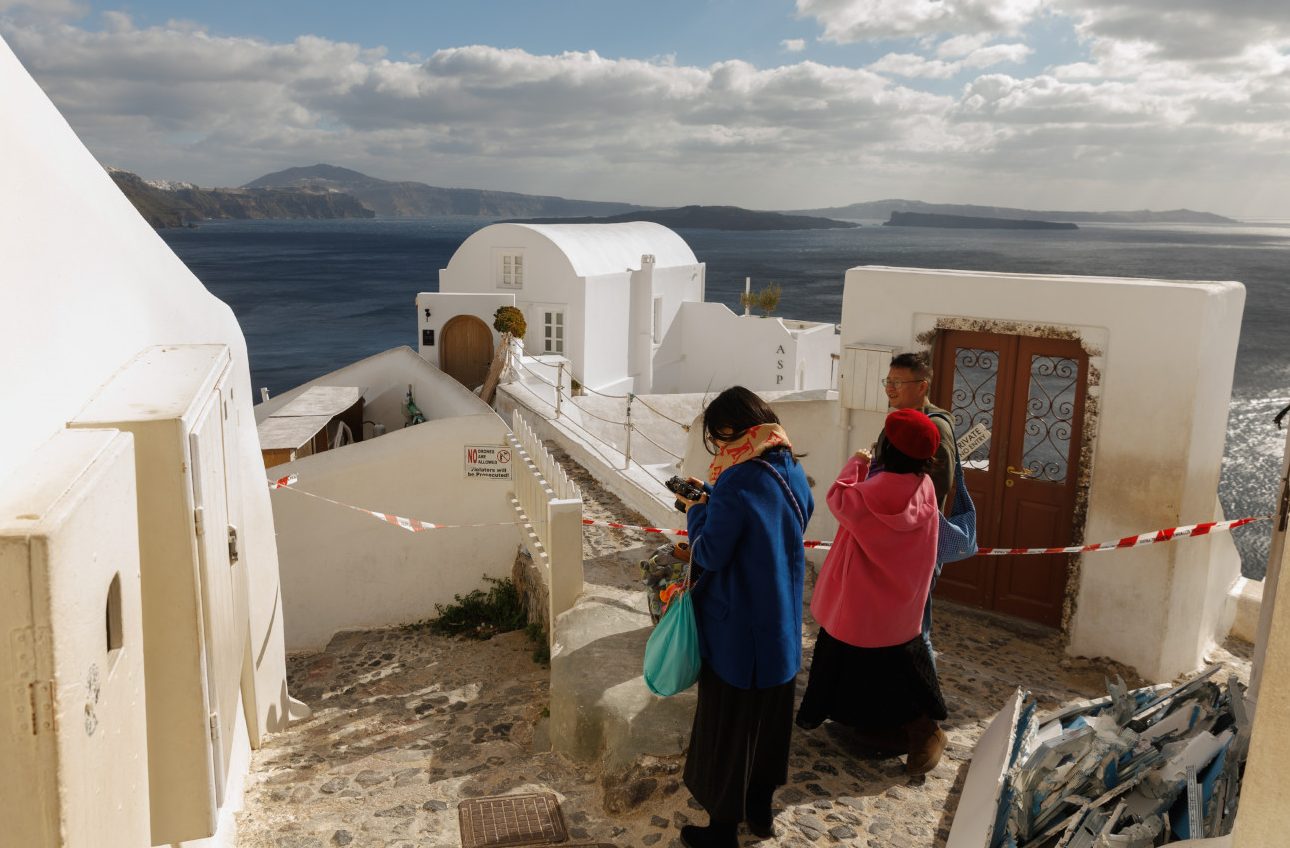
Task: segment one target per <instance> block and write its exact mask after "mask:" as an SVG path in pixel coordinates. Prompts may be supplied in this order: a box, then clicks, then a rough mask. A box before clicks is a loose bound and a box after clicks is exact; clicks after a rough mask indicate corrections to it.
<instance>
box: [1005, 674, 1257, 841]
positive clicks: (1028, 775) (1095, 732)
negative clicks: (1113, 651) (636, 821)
mask: <svg viewBox="0 0 1290 848" xmlns="http://www.w3.org/2000/svg"><path fill="white" fill-rule="evenodd" d="M1218 670H1219V667H1218V666H1214V667H1212V668H1210V669H1208V670H1207V671H1205V672H1204V673H1203V674H1201V675H1200V676H1199V677H1197V678H1195V679H1194V680H1191V681H1189V682H1187V683H1185V684H1183V685H1181V686H1177V687H1175V688H1172V689H1165V688H1164V687H1149V688H1145V689H1136V690H1133V691H1129V690H1128V689H1127V688H1126V687H1125V685H1124V682H1123V681H1122V680H1120V679H1119V678H1117V679H1116V682H1115V683H1110V682H1108V686H1107V688H1108V690H1109V692H1110V695H1109V696H1108V697H1105V698H1100V699H1098V700H1096V701H1089V702H1085V703H1082V704H1077V705H1074V706H1072V707H1070V708H1067V709H1065V710H1062V711H1061V712H1059V713H1057V714H1055V715H1052V716H1048V717H1046V718H1045V719H1044V720H1043V721H1042V723H1041V722H1040V721H1039V720H1038V719H1037V718H1036V715H1035V712H1036V710H1035V704H1034V703H1033V701H1029V698H1028V696H1022V697H1021V698H1020V699H1019V700H1018V701H1017V703H1018V704H1019V705H1020V706H1019V709H1018V710H1017V711H1016V712H1015V713H1014V716H1015V718H1016V724H1015V730H1014V732H1013V735H1012V737H1011V751H1010V752H1009V753H1008V755H1007V759H1006V771H1005V772H1004V775H1003V780H1002V782H1001V785H1000V787H999V790H1000V791H999V793H998V795H997V798H998V805H997V807H996V811H997V812H996V819H995V822H994V826H993V827H992V828H990V830H991V831H992V833H991V834H990V838H989V839H988V842H987V843H986V844H988V845H989V846H990V848H1148V846H1156V845H1163V844H1167V843H1169V842H1174V841H1177V840H1186V839H1193V838H1195V839H1200V838H1204V837H1210V836H1220V835H1223V834H1226V833H1229V832H1231V829H1232V824H1233V821H1234V819H1235V816H1236V805H1237V800H1238V793H1239V790H1240V782H1241V772H1242V769H1243V767H1244V764H1245V758H1246V754H1247V752H1248V750H1249V740H1250V725H1251V721H1250V719H1251V717H1250V716H1249V715H1248V714H1247V710H1246V702H1245V690H1244V688H1243V687H1242V686H1241V684H1240V682H1239V681H1237V679H1236V678H1235V677H1232V678H1230V679H1229V680H1228V681H1227V683H1226V684H1225V685H1220V684H1219V683H1215V682H1213V681H1212V680H1211V678H1212V677H1214V675H1215V673H1216V672H1217V671H1218Z"/></svg>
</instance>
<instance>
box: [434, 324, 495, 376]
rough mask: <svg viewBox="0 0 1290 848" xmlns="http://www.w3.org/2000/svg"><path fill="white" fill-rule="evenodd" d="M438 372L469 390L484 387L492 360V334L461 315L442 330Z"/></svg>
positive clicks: (486, 328) (483, 325)
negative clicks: (440, 371) (439, 370)
mask: <svg viewBox="0 0 1290 848" xmlns="http://www.w3.org/2000/svg"><path fill="white" fill-rule="evenodd" d="M439 344H440V346H439V368H440V369H441V370H442V371H443V372H444V373H445V374H448V375H449V376H451V377H453V378H454V379H455V380H456V381H457V382H459V383H461V384H462V385H463V386H465V387H466V388H468V389H474V388H476V387H477V386H482V385H483V384H484V378H485V377H486V376H487V375H488V365H489V363H490V362H492V359H493V333H492V331H491V330H489V329H488V325H487V324H485V323H484V322H483V321H481V320H480V319H478V318H476V317H475V316H474V315H458V316H457V317H456V318H453V319H452V320H451V321H449V322H448V323H447V324H445V325H444V327H443V333H442V336H441V339H440V343H439Z"/></svg>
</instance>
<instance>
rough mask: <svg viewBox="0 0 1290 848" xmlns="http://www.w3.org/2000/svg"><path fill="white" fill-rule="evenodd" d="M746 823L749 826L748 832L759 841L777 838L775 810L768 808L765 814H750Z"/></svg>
mask: <svg viewBox="0 0 1290 848" xmlns="http://www.w3.org/2000/svg"><path fill="white" fill-rule="evenodd" d="M745 821H746V822H747V824H748V832H749V833H751V834H752V835H753V836H755V837H757V838H758V839H774V838H775V835H776V834H775V812H774V811H773V810H771V809H769V808H768V809H766V810H765V811H763V812H758V813H753V812H749V813H748V818H747V819H746V820H745Z"/></svg>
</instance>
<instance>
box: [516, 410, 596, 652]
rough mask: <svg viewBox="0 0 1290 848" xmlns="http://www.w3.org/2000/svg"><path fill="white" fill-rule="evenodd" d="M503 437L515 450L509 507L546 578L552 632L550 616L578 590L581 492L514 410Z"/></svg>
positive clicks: (565, 606)
mask: <svg viewBox="0 0 1290 848" xmlns="http://www.w3.org/2000/svg"><path fill="white" fill-rule="evenodd" d="M508 438H509V439H510V442H511V447H512V448H513V449H514V451H515V455H514V458H513V460H512V463H511V468H512V469H513V472H514V473H513V474H512V479H513V481H514V483H515V492H514V493H513V495H512V503H513V504H514V505H515V510H516V512H517V513H519V515H520V519H521V521H522V522H523V523H522V525H521V531H522V532H521V537H522V538H523V539H524V545H525V547H526V548H528V551H529V554H530V555H531V556H532V557H533V562H534V564H535V565H537V567H538V570H539V571H540V572H541V574H542V576H543V578H544V579H545V580H546V586H547V595H548V597H549V613H550V621H551V623H552V626H551V631H552V633H553V632H554V630H555V618H556V616H557V615H559V614H560V613H562V612H564V611H565V610H567V609H569V608H570V607H572V606H573V603H574V601H575V600H577V597H578V595H579V594H580V593H581V592H582V492H581V491H579V490H578V486H577V485H576V484H575V483H574V482H573V481H572V480H570V479H569V475H568V474H566V473H565V472H564V469H563V468H561V467H560V464H559V463H557V462H556V461H555V459H554V458H553V457H552V456H551V454H549V453H547V450H546V448H545V447H543V446H542V440H541V439H539V438H538V437H537V434H536V433H534V432H533V428H532V427H530V426H529V423H528V422H527V421H525V420H524V416H522V415H520V412H519V410H518V409H517V410H515V411H514V412H512V413H511V435H510V436H509V437H508Z"/></svg>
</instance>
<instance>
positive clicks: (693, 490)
mask: <svg viewBox="0 0 1290 848" xmlns="http://www.w3.org/2000/svg"><path fill="white" fill-rule="evenodd" d="M663 485H664V486H667V488H668V490H669V491H671V492H672V494H674V495H680V496H681V497H683V498H685V499H686V500H690V501H697V500H698V499H699V498H701V497H703V489H702V488H700V487H699V486H696V485H694V484H693V483H691V482H690V481H689V480H687V479H685V478H684V477H670V478H668V481H667V482H666V483H664V484H663ZM675 506H676V509H677V511H678V512H685V504H683V503H681V502H680V501H677V502H676V504H675Z"/></svg>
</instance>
